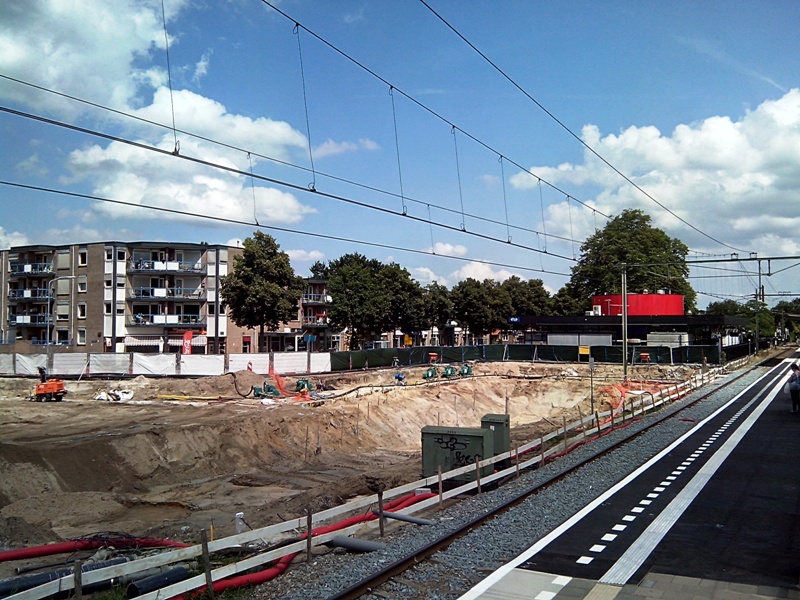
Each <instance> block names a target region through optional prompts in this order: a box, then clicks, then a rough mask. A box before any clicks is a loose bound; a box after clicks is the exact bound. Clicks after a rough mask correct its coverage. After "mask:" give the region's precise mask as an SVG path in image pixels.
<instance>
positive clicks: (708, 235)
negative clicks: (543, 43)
mask: <svg viewBox="0 0 800 600" xmlns="http://www.w3.org/2000/svg"><path fill="white" fill-rule="evenodd" d="M262 1H263V0H262ZM419 1H420V2H421V3H422V4H423V6H425V7H426V8H427V9H428V10H429V11H431V12H432V13H433V14H434V15H435V16H436V17H437V18H438V19H439V20H440V21H441V22H442V23H444V24H445V25H446V26H447V27H448V28H449V29H450V30H451V31H452V32H453V33H454V34H456V36H458V37H459V38H460V39H461V40H462V41H463V42H464V43H465V44H467V45H468V46H469V47H470V48H472V49H473V50H474V51H475V52H476V53H477V54H478V55H479V56H480V57H481V58H482V59H483V60H485V61H486V62H487V63H489V64H490V65H491V66H492V67H493V68H494V69H495V70H496V71H497V72H498V73H500V75H502V76H503V77H504V78H505V79H506V80H507V81H508V82H509V83H511V85H513V86H514V87H515V88H517V90H519V91H520V92H522V94H524V95H525V97H526V98H528V99H529V100H530V101H531V102H533V103H534V104H535V105H536V106H538V107H539V108H540V109H541V110H542V111H544V113H545V114H546V115H547V116H548V117H550V118H551V119H552V120H553V121H555V122H556V123H557V124H558V125H559V126H560V127H561V128H562V129H564V130H565V131H566V132H567V133H569V134H570V135H571V136H572V137H573V138H575V139H576V140H578V142H579V143H580V144H581V145H582V146H583V147H584V148H586V149H587V150H588V151H589V152H591V153H592V154H594V155H595V156H596V157H597V158H598V159H600V160H601V161H602V162H603V163H604V164H605V165H606V166H608V167H609V168H610V169H611V170H612V171H614V172H615V173H616V174H617V175H619V176H620V177H622V178H623V179H624V180H625V181H627V182H628V183H629V184H631V185H632V186H633V187H634V188H635V189H637V190H638V191H639V192H641V193H642V194H644V196H645V197H647V198H648V199H650V200H652V201H653V202H654V203H655V204H657V205H658V206H660V207H661V208H662V209H664V210H665V211H667V212H668V213H669V214H671V215H672V216H673V217H675V218H676V219H678V220H679V221H680V222H681V223H683V224H684V225H686V226H688V227H690V228H691V229H693V230H694V231H696V232H697V233H699V234H701V235H702V236H704V237H706V238H708V239H710V240H712V241H713V242H716V243H717V244H720V245H721V246H725V247H726V248H730V249H732V250H738V251H740V252H745V251H744V250H740V249H739V248H736V247H734V246H731V245H730V244H726V243H725V242H722V241H720V240H718V239H717V238H715V237H713V236H711V235H710V234H708V233H705V232H704V231H702V230H700V229H699V228H697V227H695V226H694V225H692V224H691V223H689V221H687V220H686V219H684V218H682V217H680V216H679V215H677V214H676V213H674V212H673V211H672V210H670V209H669V208H667V207H666V206H664V205H663V204H662V203H661V202H659V201H658V200H656V199H655V198H654V197H653V196H651V195H650V194H649V193H647V192H646V191H645V190H643V189H642V188H641V187H639V185H638V184H636V183H635V182H634V181H633V180H632V179H630V178H629V177H628V176H627V175H625V174H624V173H623V172H622V171H620V170H619V169H617V167H615V166H614V165H612V164H611V163H610V162H609V161H608V160H606V159H605V158H604V157H603V156H602V155H601V154H600V153H599V152H597V151H596V150H595V149H594V148H592V147H591V146H589V144H587V143H586V142H585V141H583V140H582V139H581V137H580V136H579V135H578V134H576V133H575V132H574V131H572V130H571V129H570V128H569V127H567V125H565V124H564V123H563V122H562V121H561V120H560V119H559V118H558V117H556V116H555V115H554V114H553V113H552V112H550V111H549V110H547V108H545V107H544V105H542V104H541V103H540V102H539V101H538V100H536V98H534V97H533V96H532V95H531V94H529V93H528V92H527V91H526V90H525V89H524V88H523V87H522V86H521V85H519V84H518V83H517V82H516V81H514V79H512V78H511V77H510V76H509V75H508V74H507V73H506V72H505V71H503V69H501V68H500V67H499V66H498V65H497V64H495V63H494V62H493V61H492V60H491V59H490V58H489V57H488V56H486V54H484V53H483V52H481V51H480V50H479V49H478V48H477V46H475V44H473V43H472V42H470V41H469V40H468V39H467V38H466V37H465V36H464V35H463V34H461V32H459V31H458V30H457V29H456V28H455V27H453V25H451V24H450V23H449V22H448V21H447V20H446V19H445V18H444V17H442V16H441V15H440V14H439V13H437V12H436V11H435V10H434V9H433V8H432V7H431V6H430V5H429V4H428V3H427V2H426V1H425V0H419Z"/></svg>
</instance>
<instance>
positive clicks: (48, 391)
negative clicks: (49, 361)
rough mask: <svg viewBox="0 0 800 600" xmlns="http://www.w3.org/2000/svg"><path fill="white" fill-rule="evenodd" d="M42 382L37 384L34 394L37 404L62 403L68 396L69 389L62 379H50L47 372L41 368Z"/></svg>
mask: <svg viewBox="0 0 800 600" xmlns="http://www.w3.org/2000/svg"><path fill="white" fill-rule="evenodd" d="M39 379H40V382H39V383H37V384H36V389H35V390H34V392H33V396H34V398H33V399H34V400H36V401H37V402H61V401H62V400H63V399H64V396H66V395H67V388H66V386H65V385H64V381H63V380H62V379H48V378H47V370H46V369H45V368H44V367H39Z"/></svg>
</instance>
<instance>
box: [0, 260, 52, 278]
mask: <svg viewBox="0 0 800 600" xmlns="http://www.w3.org/2000/svg"><path fill="white" fill-rule="evenodd" d="M9 269H10V271H11V274H12V275H25V274H31V273H44V274H46V273H52V272H53V263H11V264H10V265H9Z"/></svg>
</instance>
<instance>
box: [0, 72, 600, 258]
mask: <svg viewBox="0 0 800 600" xmlns="http://www.w3.org/2000/svg"><path fill="white" fill-rule="evenodd" d="M0 79H6V80H8V81H13V82H14V83H18V84H20V85H25V86H28V87H32V88H34V89H37V90H39V91H42V92H45V93H48V94H53V95H56V96H59V97H62V98H66V99H68V100H73V101H75V102H79V103H81V104H85V105H87V106H91V107H93V108H98V109H101V110H105V111H108V112H110V113H113V114H116V115H119V116H121V117H126V118H129V119H132V120H135V121H139V122H141V123H146V124H148V125H153V126H155V127H160V128H162V129H167V130H169V131H173V127H170V126H169V125H165V124H164V123H159V122H158V121H153V120H150V119H145V118H144V117H140V116H138V115H133V114H131V113H126V112H124V111H121V110H117V109H115V108H111V107H109V106H104V105H102V104H98V103H96V102H92V101H90V100H85V99H83V98H79V97H77V96H72V95H70V94H66V93H64V92H59V91H57V90H53V89H49V88H46V87H43V86H40V85H37V84H35V83H31V82H28V81H23V80H21V79H16V78H14V77H11V76H9V75H4V74H2V73H0ZM174 131H176V132H177V133H180V134H181V135H186V136H189V137H192V138H194V139H197V140H201V141H204V142H208V143H210V144H215V145H218V146H221V147H222V148H228V149H230V150H236V151H238V152H242V153H244V154H248V153H249V154H250V155H252V156H257V157H258V158H262V159H264V160H268V161H270V162H273V163H275V164H279V165H282V166H286V167H291V168H293V169H298V170H300V171H306V172H308V173H312V174H315V175H318V176H320V177H325V178H326V179H330V180H331V181H336V182H339V183H344V184H347V185H351V186H353V187H357V188H360V189H363V190H367V191H370V192H375V193H377V194H383V195H385V196H390V197H392V198H398V199H400V200H401V201H402V202H403V206H405V201H406V200H407V201H409V202H412V203H414V204H418V205H420V207H424V208H426V209H428V210H429V209H430V208H435V209H436V210H440V211H442V212H445V213H452V214H454V215H460V214H461V213H460V211H458V210H456V209H453V208H448V207H446V206H441V205H438V204H434V203H431V202H428V201H425V200H420V199H417V198H413V197H409V196H405V195H403V193H402V192H401V193H400V194H397V193H395V192H391V191H388V190H383V189H380V188H377V187H374V186H370V185H366V184H363V183H359V182H357V181H353V180H350V179H346V178H343V177H338V176H336V175H331V174H330V173H324V172H322V171H318V170H317V171H314V170H312V169H310V168H308V167H304V166H302V165H297V164H294V163H290V162H287V161H284V160H281V159H278V158H275V157H272V156H267V155H265V154H260V153H258V152H255V151H252V150H247V149H245V148H241V147H239V146H235V145H232V144H228V143H226V142H222V141H219V140H215V139H213V138H209V137H206V136H203V135H200V134H197V133H193V132H191V131H186V130H183V129H178V128H174ZM506 160H507V161H508V159H507V158H506ZM509 162H511V161H509ZM512 164H515V163H513V162H512ZM531 175H532V174H531ZM532 176H533V177H535V175H532ZM539 181H540V182H544V183H545V184H546V185H550V184H549V183H547V181H545V180H542V179H540V180H539ZM551 187H552V186H551ZM554 189H558V188H554ZM576 201H577V202H580V201H579V200H576ZM596 212H597V211H596ZM599 214H601V215H603V213H599ZM464 216H466V217H470V218H472V219H474V220H477V221H481V222H484V223H490V224H492V225H505V224H506V223H503V222H502V221H497V220H495V219H491V218H488V217H483V216H480V215H476V214H472V213H469V212H466V213H464ZM603 216H606V215H603ZM510 227H511V228H512V229H514V230H516V231H522V232H525V233H532V234H535V235H537V236H539V235H542V236H544V237H545V238H548V237H549V238H552V239H555V240H559V241H564V242H573V241H575V240H571V239H570V238H567V237H564V236H559V235H556V234H552V233H551V234H548V233H547V231H544V232H540V231H537V230H535V229H529V228H527V227H522V226H520V225H514V224H511V225H510ZM546 250H547V247H546V243H545V251H546Z"/></svg>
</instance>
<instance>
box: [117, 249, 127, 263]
mask: <svg viewBox="0 0 800 600" xmlns="http://www.w3.org/2000/svg"><path fill="white" fill-rule="evenodd" d="M127 259H128V257H127V256H126V254H125V250H117V260H119V261H122V262H125V261H126V260H127Z"/></svg>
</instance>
